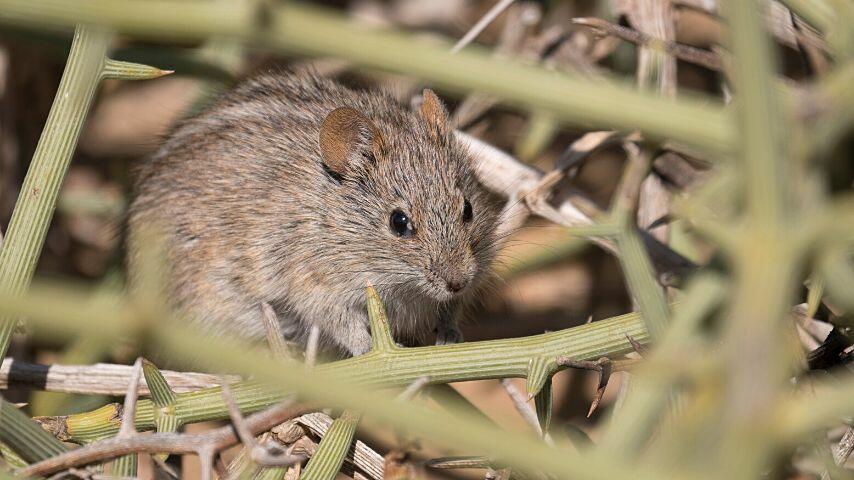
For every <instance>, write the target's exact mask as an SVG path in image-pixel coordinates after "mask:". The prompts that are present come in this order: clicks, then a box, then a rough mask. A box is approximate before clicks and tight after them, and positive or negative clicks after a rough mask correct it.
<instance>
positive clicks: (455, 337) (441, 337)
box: [436, 327, 464, 345]
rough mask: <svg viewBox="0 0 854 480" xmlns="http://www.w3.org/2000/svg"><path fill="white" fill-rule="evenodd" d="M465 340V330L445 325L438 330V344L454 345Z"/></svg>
mask: <svg viewBox="0 0 854 480" xmlns="http://www.w3.org/2000/svg"><path fill="white" fill-rule="evenodd" d="M463 341H464V339H463V332H461V331H460V330H459V329H458V328H456V327H444V328H440V329H438V330H437V331H436V345H453V344H455V343H463Z"/></svg>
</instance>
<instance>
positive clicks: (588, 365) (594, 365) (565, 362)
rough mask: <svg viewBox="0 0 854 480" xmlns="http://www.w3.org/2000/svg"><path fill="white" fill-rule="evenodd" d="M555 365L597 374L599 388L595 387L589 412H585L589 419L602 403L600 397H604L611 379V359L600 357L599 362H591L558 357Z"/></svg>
mask: <svg viewBox="0 0 854 480" xmlns="http://www.w3.org/2000/svg"><path fill="white" fill-rule="evenodd" d="M557 364H558V365H561V366H564V367H568V368H576V369H580V370H591V371H594V372H599V386H598V387H596V394H595V395H594V396H593V401H592V402H590V410H588V412H587V418H590V416H591V415H593V412H595V411H596V408H597V407H598V406H599V402H601V401H602V397H603V396H604V395H605V388H606V387H607V386H608V380H609V379H610V378H611V370H612V368H611V367H612V364H611V359H609V358H608V357H602V358H600V359H599V360H595V361H591V360H573V359H571V358H567V357H558V359H557Z"/></svg>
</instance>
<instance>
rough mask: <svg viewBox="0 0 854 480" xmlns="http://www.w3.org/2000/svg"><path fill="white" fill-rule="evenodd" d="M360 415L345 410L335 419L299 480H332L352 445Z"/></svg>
mask: <svg viewBox="0 0 854 480" xmlns="http://www.w3.org/2000/svg"><path fill="white" fill-rule="evenodd" d="M360 417H361V415H358V414H354V413H352V412H351V411H349V410H345V411H344V412H343V413H342V414H341V416H340V417H338V418H336V419H335V421H334V422H332V425H331V426H330V427H329V431H327V432H326V435H324V436H323V439H321V440H320V446H318V448H317V452H316V453H315V454H314V456H313V457H311V460H309V462H308V465H306V467H305V471H304V472H303V473H302V475H301V476H300V480H333V479H334V478H335V476H336V475H337V474H338V471H339V470H341V465H343V464H344V458H345V457H346V456H347V452H348V451H349V450H350V446H351V445H352V444H353V437H354V436H355V434H356V427H358V426H359V418H360Z"/></svg>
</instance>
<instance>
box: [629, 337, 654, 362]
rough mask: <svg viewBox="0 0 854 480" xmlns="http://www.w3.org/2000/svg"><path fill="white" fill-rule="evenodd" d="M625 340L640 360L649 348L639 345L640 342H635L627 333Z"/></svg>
mask: <svg viewBox="0 0 854 480" xmlns="http://www.w3.org/2000/svg"><path fill="white" fill-rule="evenodd" d="M626 339H628V341H629V343H630V344H631V345H632V348H633V349H634V350H635V353H637V354H638V355H640V356H641V358H643V357H645V356H646V354H647V351H648V350H649V348H647V347H645V346H644V345H641V343H640V342H638V341H637V340H635V338H634V337H632V336H631V335H629V334H628V333H627V334H626Z"/></svg>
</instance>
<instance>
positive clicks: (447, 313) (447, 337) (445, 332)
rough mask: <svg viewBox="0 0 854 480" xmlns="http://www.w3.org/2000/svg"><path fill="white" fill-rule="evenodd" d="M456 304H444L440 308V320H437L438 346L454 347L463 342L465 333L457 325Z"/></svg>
mask: <svg viewBox="0 0 854 480" xmlns="http://www.w3.org/2000/svg"><path fill="white" fill-rule="evenodd" d="M458 310H459V308H458V305H457V304H456V302H448V303H443V304H442V305H440V306H439V318H438V319H437V320H436V345H452V344H454V343H462V342H463V333H462V332H461V331H460V328H459V326H458V325H457V312H458Z"/></svg>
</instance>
